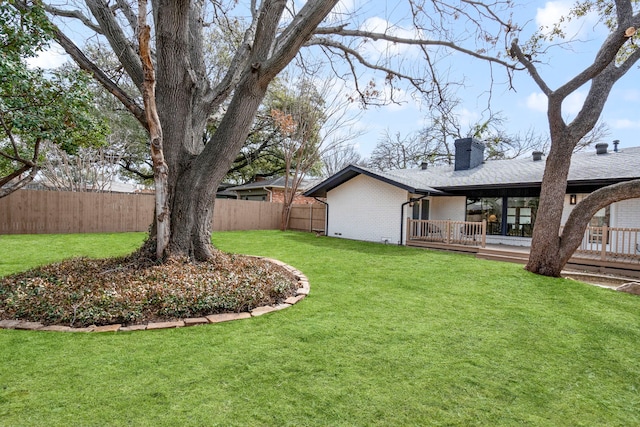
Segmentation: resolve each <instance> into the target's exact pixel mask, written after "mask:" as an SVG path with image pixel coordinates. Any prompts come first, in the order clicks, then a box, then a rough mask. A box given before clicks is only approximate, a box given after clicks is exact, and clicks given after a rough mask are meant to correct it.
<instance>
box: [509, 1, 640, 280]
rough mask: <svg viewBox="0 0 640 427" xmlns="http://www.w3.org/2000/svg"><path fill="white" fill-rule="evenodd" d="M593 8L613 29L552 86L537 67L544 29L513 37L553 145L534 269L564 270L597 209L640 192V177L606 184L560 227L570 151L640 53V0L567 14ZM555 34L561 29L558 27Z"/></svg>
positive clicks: (514, 50) (538, 224)
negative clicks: (570, 106)
mask: <svg viewBox="0 0 640 427" xmlns="http://www.w3.org/2000/svg"><path fill="white" fill-rule="evenodd" d="M589 11H595V12H597V13H598V14H599V15H600V20H601V21H600V22H601V24H604V25H606V27H607V28H608V29H609V35H608V37H607V38H606V39H605V40H604V42H603V43H602V45H601V46H600V49H599V50H598V52H597V53H596V55H595V57H594V59H593V62H592V63H591V64H590V65H588V66H587V67H586V68H584V69H583V70H581V71H579V72H578V73H577V74H576V75H575V77H573V78H572V79H570V80H569V81H567V82H566V83H565V84H563V85H561V86H560V87H558V88H557V89H552V88H551V87H550V86H549V85H548V84H547V82H546V81H545V79H544V78H543V77H542V75H541V73H540V71H539V70H538V68H537V67H536V62H535V61H536V60H537V58H538V56H539V54H540V50H541V48H540V46H541V43H542V41H544V39H545V36H544V35H543V34H538V35H537V37H535V38H533V39H532V40H531V41H530V42H529V43H528V44H525V45H520V43H519V42H518V40H517V39H516V40H514V41H513V43H512V45H511V51H510V52H511V55H513V57H514V58H517V59H518V61H520V63H522V64H523V65H524V66H525V67H526V68H527V70H528V72H529V74H530V75H531V77H532V78H533V80H534V81H535V82H536V84H537V85H538V87H539V88H540V89H541V90H542V91H543V92H544V94H545V95H546V96H547V117H548V120H549V131H550V136H551V146H550V149H549V154H548V155H547V160H546V167H545V172H544V176H543V179H542V188H541V193H540V206H539V208H538V214H537V218H536V223H535V226H534V229H533V239H532V242H531V254H530V256H529V262H528V263H527V266H526V268H527V270H529V271H532V272H534V273H538V274H543V275H547V276H559V275H560V272H561V270H562V268H563V267H564V266H565V265H566V263H567V261H568V260H569V258H570V257H571V255H572V254H573V253H574V252H575V250H576V249H577V248H578V246H579V245H580V242H581V241H582V237H583V232H584V230H585V228H586V227H587V224H588V223H589V221H590V220H591V218H592V217H593V215H594V214H595V213H596V212H597V211H599V210H600V209H602V208H604V207H606V206H608V205H610V204H611V203H613V202H617V201H620V200H625V199H630V198H636V197H640V180H633V181H628V182H624V183H621V184H616V185H612V186H608V187H603V188H601V189H599V190H597V191H595V192H593V193H591V194H589V195H588V196H587V197H585V198H584V199H583V200H582V201H581V202H580V203H578V204H577V205H576V206H575V207H574V209H573V211H572V212H571V214H570V215H569V218H568V219H567V222H566V223H565V226H564V228H563V229H562V232H561V231H560V221H561V218H562V210H563V201H564V195H565V193H566V188H567V176H568V173H569V167H570V165H571V154H572V153H573V151H574V150H575V148H576V146H577V145H578V144H579V143H580V141H581V140H582V139H583V138H584V137H585V136H586V135H588V134H589V132H590V131H592V130H593V129H594V127H596V125H597V123H598V120H599V118H600V116H601V114H602V110H603V108H604V105H605V103H606V100H607V97H608V95H609V93H610V92H611V90H612V88H613V86H614V85H615V83H616V82H617V81H618V80H620V78H621V77H622V76H624V75H625V74H627V73H628V72H629V71H630V70H631V69H633V68H634V66H635V64H637V62H638V60H639V59H640V49H637V42H638V40H640V35H639V33H638V28H640V3H638V2H637V1H629V0H615V1H612V2H590V1H584V2H579V3H577V5H576V6H575V8H574V9H573V11H572V12H571V14H570V15H569V16H567V17H564V18H563V19H564V20H566V19H579V18H580V17H582V16H584V15H585V14H586V13H587V12H589ZM552 34H558V31H555V32H553V33H552ZM585 85H587V86H588V87H589V91H588V93H587V96H586V99H585V101H584V104H583V105H582V108H581V109H580V111H579V112H578V114H577V115H576V116H575V117H574V118H573V119H572V120H570V121H567V120H565V118H564V117H563V114H562V103H563V101H564V100H566V99H567V97H568V96H569V95H570V94H572V93H574V92H575V91H576V90H578V89H579V88H581V87H584V86H585Z"/></svg>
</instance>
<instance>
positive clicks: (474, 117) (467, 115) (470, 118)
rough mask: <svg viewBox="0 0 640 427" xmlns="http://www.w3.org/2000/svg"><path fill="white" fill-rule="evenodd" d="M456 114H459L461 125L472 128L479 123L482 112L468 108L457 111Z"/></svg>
mask: <svg viewBox="0 0 640 427" xmlns="http://www.w3.org/2000/svg"><path fill="white" fill-rule="evenodd" d="M456 115H457V116H458V120H459V121H460V125H461V126H462V127H463V128H465V127H466V128H471V126H472V125H474V124H476V123H478V120H480V118H481V116H480V114H478V113H477V112H475V111H471V110H467V109H466V108H463V109H462V110H459V111H456Z"/></svg>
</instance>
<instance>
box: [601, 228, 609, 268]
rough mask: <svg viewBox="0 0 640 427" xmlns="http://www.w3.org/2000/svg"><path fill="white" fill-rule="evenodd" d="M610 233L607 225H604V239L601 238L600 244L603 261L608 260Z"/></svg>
mask: <svg viewBox="0 0 640 427" xmlns="http://www.w3.org/2000/svg"><path fill="white" fill-rule="evenodd" d="M608 231H609V230H608V227H607V224H603V225H602V237H600V244H601V245H602V248H601V252H600V256H601V258H602V260H603V261H604V260H606V259H607V234H609V233H608Z"/></svg>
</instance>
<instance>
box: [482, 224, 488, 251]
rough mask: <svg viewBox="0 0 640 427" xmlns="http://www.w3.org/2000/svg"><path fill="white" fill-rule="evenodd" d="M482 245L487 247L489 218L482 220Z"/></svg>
mask: <svg viewBox="0 0 640 427" xmlns="http://www.w3.org/2000/svg"><path fill="white" fill-rule="evenodd" d="M481 245H482V247H483V248H486V247H487V220H486V219H483V220H482V244H481Z"/></svg>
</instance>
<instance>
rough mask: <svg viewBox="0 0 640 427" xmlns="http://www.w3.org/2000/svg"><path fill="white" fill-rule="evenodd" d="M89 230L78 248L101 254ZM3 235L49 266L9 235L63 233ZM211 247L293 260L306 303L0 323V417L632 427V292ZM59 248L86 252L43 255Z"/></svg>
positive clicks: (637, 332) (276, 246) (279, 243)
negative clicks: (151, 320) (173, 322)
mask: <svg viewBox="0 0 640 427" xmlns="http://www.w3.org/2000/svg"><path fill="white" fill-rule="evenodd" d="M102 237H103V236H101V235H94V236H89V237H88V240H87V244H88V242H89V241H90V240H93V241H94V244H93V246H94V247H103V248H105V249H107V247H106V246H108V245H105V244H102V243H101V239H102ZM104 237H105V238H106V239H107V240H109V239H111V237H110V236H104ZM68 238H69V239H79V236H69V237H68ZM13 239H15V240H14V242H13V243H12V245H13V246H11V247H10V246H6V245H5V242H7V240H8V239H7V236H3V237H0V243H1V244H0V259H1V260H5V256H7V255H11V256H12V257H15V259H16V261H15V262H14V264H15V265H14V266H13V267H11V268H13V269H14V270H12V271H16V270H15V269H16V268H27V267H31V266H33V265H34V264H39V263H42V262H49V261H52V260H51V259H49V258H46V259H45V258H43V259H42V260H38V259H37V257H35V256H33V254H32V255H28V256H27V255H25V257H24V259H25V264H24V266H23V267H21V265H20V259H21V257H20V256H19V254H17V253H14V252H20V250H21V245H20V239H24V240H25V243H27V242H30V243H29V246H30V247H34V248H35V247H39V248H40V249H41V250H42V251H45V249H44V248H46V247H48V245H49V243H48V242H49V239H54V240H56V239H61V240H66V239H65V238H64V237H60V236H35V237H34V236H17V237H13ZM122 240H123V241H125V240H128V241H129V244H132V245H133V246H135V245H136V244H137V243H136V244H134V243H135V242H141V240H142V237H141V236H140V235H122ZM214 242H215V243H216V245H217V246H219V247H220V248H222V249H224V250H227V251H233V252H240V253H248V254H254V255H265V256H270V257H274V258H278V259H280V260H282V261H284V262H287V263H289V264H291V265H293V266H295V267H296V268H298V269H300V270H302V271H303V272H304V273H305V274H306V275H307V276H308V277H309V279H310V282H311V295H310V296H309V297H308V298H306V299H305V300H303V301H301V302H300V303H298V304H296V305H295V306H293V307H291V308H289V309H287V310H283V311H279V312H276V313H273V314H269V315H265V316H262V317H259V318H254V319H250V320H244V321H236V322H230V323H225V324H217V325H207V326H201V327H192V328H183V329H174V330H163V331H145V332H137V333H116V334H68V333H45V332H28V331H14V330H3V331H0V366H2V369H1V370H0V425H11V426H14V425H15V426H22V425H35V426H40V425H46V426H56V425H83V426H84V425H100V426H102V425H114V426H118V425H135V426H147V425H148V426H165V425H166V426H173V425H185V426H216V425H221V426H228V425H238V426H246V425H252V426H263V425H264V426H286V425H291V426H303V425H318V426H328V425H331V426H341V425H344V426H350V425H353V426H363V425H381V426H382V425H384V426H387V425H398V426H407V425H416V426H417V425H464V426H467V425H491V426H495V425H505V426H515V425H518V426H519V425H536V426H563V425H567V426H569V425H570V426H579V425H585V426H593V425H607V426H618V425H619V426H628V425H638V424H640V393H639V390H640V365H639V364H638V363H637V361H638V360H639V359H640V345H638V343H639V342H640V299H639V298H638V297H637V296H634V295H629V294H624V293H616V292H613V291H610V290H606V289H601V288H597V287H594V286H590V285H586V284H582V283H579V282H573V281H566V280H563V279H551V278H545V277H538V276H535V275H532V274H529V273H527V272H525V271H524V270H523V269H522V267H521V266H519V265H515V264H506V263H497V262H491V261H483V260H476V259H475V258H472V257H469V256H463V255H454V254H447V253H439V252H429V251H423V250H416V249H410V248H404V247H397V246H385V245H379V244H369V243H362V242H353V241H346V240H338V239H330V238H317V237H315V236H313V235H310V234H301V233H281V232H276V231H273V232H271V231H267V232H265V231H260V232H233V233H218V234H216V235H215V236H214ZM62 246H64V245H62V244H60V246H59V248H60V247H62ZM88 247H90V246H88ZM7 248H10V249H7ZM121 249H122V251H123V252H126V251H128V250H130V249H131V248H130V247H127V244H125V245H124V246H123V247H121ZM5 252H7V253H5ZM8 252H12V254H9V253H8ZM27 252H29V251H27ZM34 252H35V251H34ZM71 255H87V253H84V252H82V249H78V250H75V249H74V247H73V245H70V246H67V247H66V249H64V250H62V249H57V253H56V256H57V257H67V256H71ZM91 255H92V256H99V255H100V253H99V252H96V253H91ZM109 255H115V254H114V253H111V252H110V253H109ZM0 267H2V268H3V269H4V270H2V271H3V274H6V272H7V267H6V266H5V265H4V264H3V265H1V266H0ZM9 270H10V269H9Z"/></svg>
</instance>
